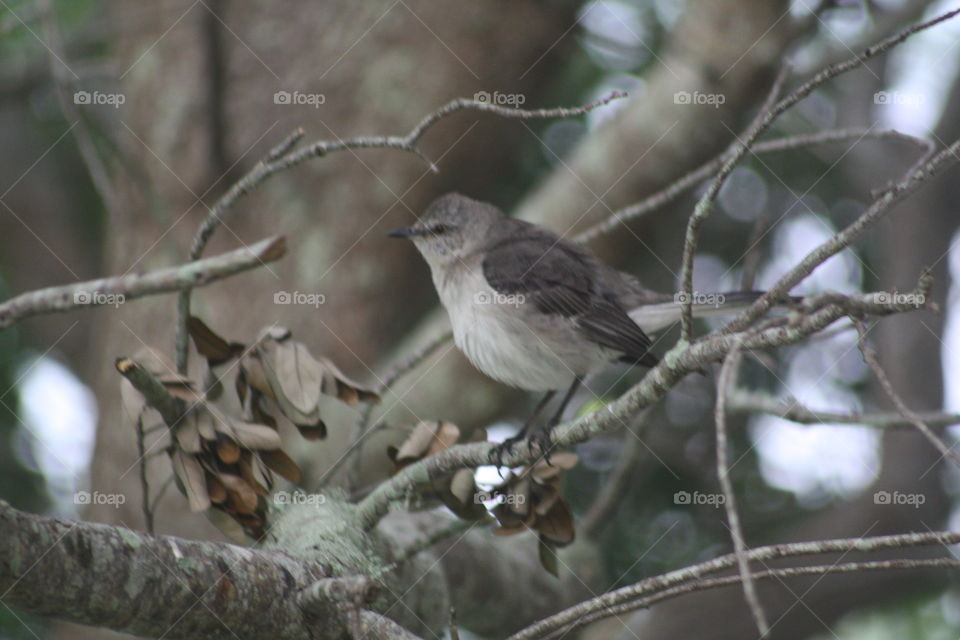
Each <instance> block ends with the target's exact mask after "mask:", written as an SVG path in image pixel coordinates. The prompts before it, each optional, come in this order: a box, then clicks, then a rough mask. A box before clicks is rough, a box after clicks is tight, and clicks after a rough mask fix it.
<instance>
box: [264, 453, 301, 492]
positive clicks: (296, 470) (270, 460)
mask: <svg viewBox="0 0 960 640" xmlns="http://www.w3.org/2000/svg"><path fill="white" fill-rule="evenodd" d="M260 459H261V460H262V461H263V463H264V464H265V465H267V466H268V467H269V468H270V469H271V470H273V471H275V472H276V473H277V474H278V475H280V476H281V477H283V478H286V479H287V480H289V481H290V482H292V483H293V484H300V467H298V466H297V463H296V462H294V461H293V460H292V459H291V458H290V456H288V455H287V454H286V453H284V451H283V449H277V450H275V451H261V452H260Z"/></svg>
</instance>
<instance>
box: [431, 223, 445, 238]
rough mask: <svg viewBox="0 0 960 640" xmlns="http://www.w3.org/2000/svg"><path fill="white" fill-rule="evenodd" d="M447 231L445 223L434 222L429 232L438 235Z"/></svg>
mask: <svg viewBox="0 0 960 640" xmlns="http://www.w3.org/2000/svg"><path fill="white" fill-rule="evenodd" d="M446 232H447V225H445V224H435V225H433V226H432V227H430V233H432V234H434V235H440V234H441V233H446Z"/></svg>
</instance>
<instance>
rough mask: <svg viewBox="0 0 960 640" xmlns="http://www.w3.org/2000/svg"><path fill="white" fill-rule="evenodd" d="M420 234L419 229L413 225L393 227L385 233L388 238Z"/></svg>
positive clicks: (409, 236)
mask: <svg viewBox="0 0 960 640" xmlns="http://www.w3.org/2000/svg"><path fill="white" fill-rule="evenodd" d="M418 235H421V234H420V232H419V231H417V230H416V229H414V228H413V227H400V228H399V229H394V230H393V231H391V232H390V233H388V234H387V237H388V238H412V237H413V236H418Z"/></svg>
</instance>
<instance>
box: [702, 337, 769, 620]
mask: <svg viewBox="0 0 960 640" xmlns="http://www.w3.org/2000/svg"><path fill="white" fill-rule="evenodd" d="M742 344H743V340H737V341H735V342H734V343H733V347H731V349H730V353H728V354H727V357H726V358H724V360H723V366H722V367H721V368H720V376H719V377H718V379H717V405H716V409H715V410H714V420H715V422H716V427H717V477H718V478H719V479H720V488H721V490H722V491H723V495H724V498H725V500H724V503H723V507H724V509H725V510H726V512H727V520H728V521H729V522H730V536H731V537H732V538H733V550H734V554H735V555H736V556H737V569H738V570H739V572H740V577H741V579H742V584H743V595H744V597H745V598H746V600H747V606H749V607H750V613H751V615H753V620H754V622H756V624H757V630H758V631H759V632H760V637H761V638H762V637H764V636H766V635H767V634H768V633H770V623H769V622H767V615H766V614H765V613H764V612H763V606H762V605H761V604H760V597H759V596H758V595H757V587H756V585H755V584H754V582H753V578H752V577H751V575H750V562H749V560H747V545H746V543H745V542H744V539H743V527H742V526H741V525H740V514H738V513H737V501H736V494H735V493H734V491H733V483H732V482H731V481H730V466H729V460H728V459H727V397H728V396H729V394H730V393H731V392H732V391H733V389H734V386H735V385H736V380H737V374H738V372H739V371H740V363H741V362H742V361H743V352H742V351H741V350H740V348H741V345H742Z"/></svg>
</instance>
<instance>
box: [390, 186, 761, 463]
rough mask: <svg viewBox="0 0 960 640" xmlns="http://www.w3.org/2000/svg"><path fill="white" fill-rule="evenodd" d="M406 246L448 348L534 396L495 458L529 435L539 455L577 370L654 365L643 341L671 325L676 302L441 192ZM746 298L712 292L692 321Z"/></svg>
mask: <svg viewBox="0 0 960 640" xmlns="http://www.w3.org/2000/svg"><path fill="white" fill-rule="evenodd" d="M388 235H389V236H390V237H394V238H409V239H410V240H412V241H413V244H414V245H415V246H416V248H417V249H418V250H419V251H420V253H421V255H423V257H424V259H425V260H426V261H427V264H428V265H429V266H430V273H431V275H432V276H433V284H434V286H435V287H436V289H437V293H438V294H439V296H440V301H441V302H442V303H443V306H444V307H445V308H446V310H447V313H448V314H449V316H450V323H451V324H452V325H453V337H454V341H455V342H456V344H457V346H458V347H459V348H460V350H461V351H463V353H464V354H465V355H466V356H467V358H468V359H469V360H470V362H471V363H473V365H474V366H475V367H476V368H477V369H479V370H480V371H482V372H483V373H485V374H486V375H488V376H490V377H491V378H493V379H494V380H497V381H499V382H502V383H503V384H506V385H509V386H511V387H516V388H518V389H524V390H527V391H542V392H546V394H545V396H544V397H543V399H542V400H541V401H540V403H539V404H538V405H537V407H536V409H535V410H534V413H533V415H531V417H530V418H529V419H528V420H527V422H526V423H525V425H524V427H523V429H522V430H521V431H520V433H519V434H517V435H516V436H515V437H513V438H510V439H509V440H507V441H506V442H504V443H503V445H501V447H500V448H498V449H497V451H496V452H495V458H496V462H497V463H498V464H499V462H500V458H501V456H502V454H503V452H504V451H509V450H510V448H511V447H512V446H513V445H514V444H515V443H516V442H518V441H519V440H521V439H522V438H524V437H527V436H530V437H532V438H533V439H534V442H535V443H536V444H537V445H538V446H539V447H540V448H541V450H542V451H543V452H544V453H545V454H546V453H548V451H549V446H550V435H549V434H550V429H551V428H552V427H553V426H555V425H557V424H558V423H559V422H560V420H561V418H562V417H563V412H564V409H565V408H566V406H567V404H569V402H570V400H571V398H572V397H573V395H574V393H575V392H576V391H577V388H578V387H579V386H580V384H581V383H582V382H583V379H584V378H585V377H586V376H587V374H588V373H591V372H593V371H595V370H597V369H598V368H600V367H602V366H603V365H605V364H607V363H610V362H614V361H619V362H626V363H629V364H637V365H642V366H646V367H652V366H655V365H656V364H657V362H658V360H657V357H656V356H655V355H654V354H653V353H652V352H651V351H650V348H651V346H652V343H651V340H650V338H649V334H650V333H653V332H655V331H658V330H660V329H662V328H664V327H666V326H668V325H670V324H672V323H674V322H676V321H677V320H678V319H679V318H680V312H681V304H680V303H679V302H678V300H677V298H678V296H672V295H666V294H660V293H656V292H653V291H650V290H649V289H646V288H644V287H642V286H641V285H640V283H639V282H637V280H636V279H635V278H634V277H633V276H630V275H628V274H625V273H622V272H620V271H617V270H616V269H614V268H612V267H609V266H607V265H606V264H604V263H603V262H601V261H600V260H598V259H597V258H596V257H594V256H593V255H591V254H590V253H589V252H588V251H587V250H586V249H584V248H583V247H581V246H580V245H577V244H575V243H572V242H569V241H567V240H564V239H563V238H561V237H560V236H559V235H557V234H556V233H554V232H552V231H549V230H548V229H544V228H543V227H539V226H537V225H534V224H531V223H529V222H525V221H523V220H515V219H512V218H508V217H507V216H506V215H505V214H504V213H503V212H502V211H501V210H500V209H498V208H497V207H495V206H493V205H491V204H487V203H484V202H478V201H477V200H472V199H470V198H467V197H465V196H462V195H459V194H455V193H451V194H447V195H444V196H441V197H440V198H437V199H436V200H434V201H433V203H431V204H430V206H429V207H427V210H426V211H425V212H424V214H423V216H422V217H421V218H420V219H419V220H418V221H417V222H416V223H415V224H413V225H411V226H409V227H405V228H402V229H396V230H394V231H391V232H390V233H389V234H388ZM759 295H760V293H758V292H736V293H729V294H715V296H714V297H712V298H710V299H709V300H708V301H707V302H702V303H699V304H694V305H693V313H694V315H695V316H698V317H702V316H708V315H716V314H730V313H736V312H738V311H740V310H742V309H743V308H745V307H746V306H748V305H749V304H750V303H751V302H753V301H754V300H756V299H757V297H758V296H759ZM562 389H566V393H565V394H564V397H563V400H562V402H561V403H560V405H559V407H558V408H557V410H556V411H555V412H554V414H553V417H552V418H550V420H549V421H547V423H546V424H545V425H544V427H543V428H541V429H539V430H536V431H534V432H533V433H531V428H532V425H533V424H534V422H535V420H536V418H537V417H538V416H539V414H540V413H541V412H542V411H543V409H544V407H545V406H546V404H547V403H548V402H549V401H550V399H551V398H552V397H553V396H554V394H556V393H557V391H559V390H562Z"/></svg>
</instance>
